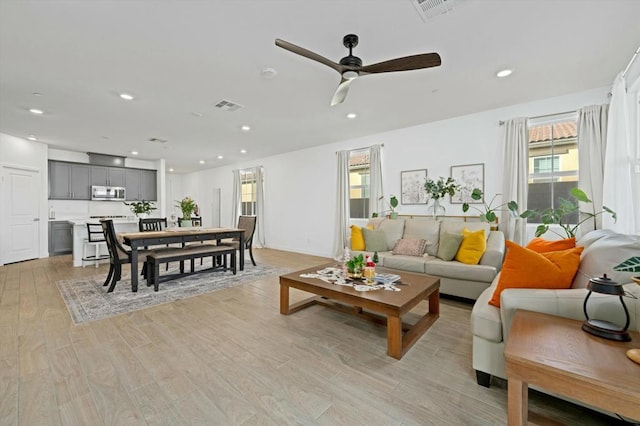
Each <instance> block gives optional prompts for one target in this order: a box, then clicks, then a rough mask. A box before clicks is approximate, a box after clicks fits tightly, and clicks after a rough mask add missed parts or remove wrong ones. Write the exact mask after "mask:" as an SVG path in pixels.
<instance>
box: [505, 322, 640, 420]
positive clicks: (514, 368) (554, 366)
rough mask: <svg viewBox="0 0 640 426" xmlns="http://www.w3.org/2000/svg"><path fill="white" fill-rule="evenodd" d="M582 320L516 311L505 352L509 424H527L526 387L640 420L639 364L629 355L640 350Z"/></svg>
mask: <svg viewBox="0 0 640 426" xmlns="http://www.w3.org/2000/svg"><path fill="white" fill-rule="evenodd" d="M581 325H582V322H581V321H577V320H572V319H568V318H562V317H557V316H553V315H547V314H541V313H538V312H531V311H522V310H519V311H517V312H516V314H515V317H514V319H513V323H512V325H511V331H510V333H509V338H508V340H507V345H506V347H505V350H504V356H505V359H506V363H507V379H508V382H509V383H508V391H507V393H508V420H509V425H526V424H527V414H528V407H527V405H528V403H527V401H528V384H531V385H535V386H539V387H541V388H543V389H547V390H549V391H551V392H555V393H557V394H560V395H563V396H566V397H568V398H572V399H575V400H577V401H580V402H584V403H586V404H589V405H592V406H594V407H599V408H602V409H605V410H607V411H610V412H612V413H618V414H620V415H622V416H626V417H629V418H631V419H634V420H640V365H638V364H636V363H634V362H633V361H631V360H630V359H628V358H627V357H626V355H625V353H626V351H627V350H628V349H631V348H633V347H637V346H638V342H640V333H637V332H630V333H629V334H631V338H632V341H631V342H614V341H611V340H606V339H602V338H600V337H596V336H593V335H591V334H588V333H585V332H584V331H582V329H581Z"/></svg>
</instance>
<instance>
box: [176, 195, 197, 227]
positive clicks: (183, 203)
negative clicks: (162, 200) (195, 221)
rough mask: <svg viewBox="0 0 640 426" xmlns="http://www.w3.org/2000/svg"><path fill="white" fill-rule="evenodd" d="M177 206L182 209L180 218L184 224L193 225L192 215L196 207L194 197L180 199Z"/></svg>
mask: <svg viewBox="0 0 640 426" xmlns="http://www.w3.org/2000/svg"><path fill="white" fill-rule="evenodd" d="M176 207H178V208H180V210H181V211H182V218H181V219H179V220H180V222H181V225H182V226H191V224H192V222H191V215H192V214H193V212H194V211H195V209H196V202H195V200H194V199H193V198H191V197H189V196H187V197H184V198H183V199H182V200H180V201H176Z"/></svg>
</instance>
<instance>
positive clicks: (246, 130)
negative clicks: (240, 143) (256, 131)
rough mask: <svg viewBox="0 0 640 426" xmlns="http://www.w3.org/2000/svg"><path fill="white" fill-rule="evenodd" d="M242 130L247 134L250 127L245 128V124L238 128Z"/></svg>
mask: <svg viewBox="0 0 640 426" xmlns="http://www.w3.org/2000/svg"><path fill="white" fill-rule="evenodd" d="M240 128H241V129H242V130H244V131H245V132H248V131H249V130H251V126H247V125H246V124H245V125H244V126H242V127H240Z"/></svg>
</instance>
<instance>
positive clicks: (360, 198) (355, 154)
mask: <svg viewBox="0 0 640 426" xmlns="http://www.w3.org/2000/svg"><path fill="white" fill-rule="evenodd" d="M369 185H370V183H369V150H368V149H365V150H358V151H351V153H350V154H349V208H350V211H351V218H352V219H366V218H368V217H369V216H370V214H369V188H370V187H369Z"/></svg>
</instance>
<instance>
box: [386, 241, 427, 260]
mask: <svg viewBox="0 0 640 426" xmlns="http://www.w3.org/2000/svg"><path fill="white" fill-rule="evenodd" d="M426 245H427V241H426V240H423V239H422V238H401V239H399V240H398V242H397V243H396V245H395V246H394V247H393V254H404V255H405V256H420V257H422V255H423V254H424V249H425V247H426Z"/></svg>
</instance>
